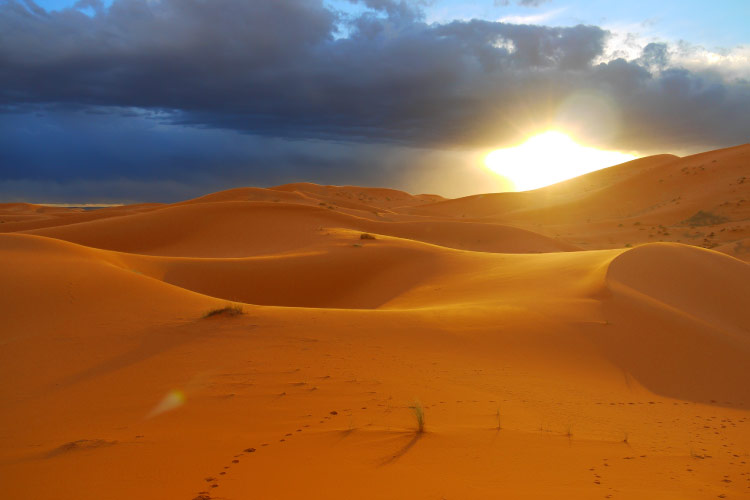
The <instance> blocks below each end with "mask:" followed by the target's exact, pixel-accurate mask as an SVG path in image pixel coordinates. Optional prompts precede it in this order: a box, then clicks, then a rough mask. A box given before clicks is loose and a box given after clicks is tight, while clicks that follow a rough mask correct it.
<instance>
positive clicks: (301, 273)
mask: <svg viewBox="0 0 750 500" xmlns="http://www.w3.org/2000/svg"><path fill="white" fill-rule="evenodd" d="M441 250H442V249H440V248H438V247H432V248H430V247H426V248H419V246H418V245H400V244H399V242H398V240H396V242H395V244H385V245H383V244H379V245H377V247H375V246H365V247H362V248H353V247H352V245H351V244H348V245H345V246H335V247H332V248H328V249H324V250H317V251H310V252H300V253H296V254H287V255H280V256H267V257H266V256H262V257H249V258H239V259H211V258H208V259H207V258H184V257H180V258H175V257H143V256H133V257H129V258H128V257H127V256H123V258H124V259H125V260H127V261H130V262H132V266H133V267H134V268H136V269H143V271H142V272H144V274H148V275H151V276H153V277H155V278H157V279H161V280H163V281H165V282H167V283H170V284H173V285H176V286H180V287H182V288H186V289H189V290H193V291H196V292H199V293H202V294H206V295H210V296H212V297H219V298H223V299H227V300H232V301H237V302H245V303H249V304H255V305H270V306H284V307H313V308H334V309H337V308H339V309H374V308H377V307H379V306H381V305H383V304H384V303H386V302H388V301H389V300H391V299H393V298H394V297H397V296H399V295H401V294H402V293H404V292H406V291H408V290H409V289H411V288H412V287H413V286H416V285H418V284H420V283H422V282H424V281H425V280H428V279H429V278H430V277H431V276H433V275H434V274H436V273H437V270H438V267H439V262H440V254H441V253H442V251H441Z"/></svg>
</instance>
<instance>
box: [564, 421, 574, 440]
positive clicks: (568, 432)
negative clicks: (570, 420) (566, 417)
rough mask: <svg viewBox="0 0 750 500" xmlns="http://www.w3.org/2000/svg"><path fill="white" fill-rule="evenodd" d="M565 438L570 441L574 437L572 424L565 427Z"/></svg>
mask: <svg viewBox="0 0 750 500" xmlns="http://www.w3.org/2000/svg"><path fill="white" fill-rule="evenodd" d="M565 437H567V438H568V439H570V438H572V437H573V426H572V425H570V424H568V425H567V427H565Z"/></svg>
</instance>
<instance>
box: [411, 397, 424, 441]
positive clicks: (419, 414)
mask: <svg viewBox="0 0 750 500" xmlns="http://www.w3.org/2000/svg"><path fill="white" fill-rule="evenodd" d="M409 409H411V411H412V412H414V418H415V419H416V420H417V434H422V433H423V432H424V408H423V407H422V403H420V402H419V401H415V402H414V403H412V404H411V406H409Z"/></svg>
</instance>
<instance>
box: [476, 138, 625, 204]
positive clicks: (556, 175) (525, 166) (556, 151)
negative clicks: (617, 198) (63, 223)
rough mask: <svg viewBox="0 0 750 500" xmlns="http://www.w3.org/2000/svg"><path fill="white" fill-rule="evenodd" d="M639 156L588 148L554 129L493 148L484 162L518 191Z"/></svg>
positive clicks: (546, 184) (559, 180)
mask: <svg viewBox="0 0 750 500" xmlns="http://www.w3.org/2000/svg"><path fill="white" fill-rule="evenodd" d="M636 158H637V157H636V156H634V155H632V154H627V153H621V152H618V151H603V150H600V149H595V148H587V147H585V146H581V145H580V144H578V143H576V142H575V141H574V140H573V139H571V138H570V137H568V136H567V135H565V134H563V133H562V132H557V131H554V130H551V131H548V132H544V133H543V134H539V135H536V136H534V137H531V138H529V139H528V140H527V141H526V142H524V143H523V144H520V145H518V146H516V147H512V148H507V149H497V150H495V151H492V152H491V153H489V154H488V155H487V156H486V157H485V160H484V162H485V165H487V167H488V168H489V169H490V170H492V171H493V172H495V173H497V174H499V175H501V176H503V177H505V178H507V179H508V180H509V181H511V182H512V183H513V186H514V188H515V190H516V191H529V190H531V189H537V188H540V187H544V186H549V185H550V184H555V183H557V182H561V181H564V180H567V179H571V178H573V177H578V176H579V175H583V174H587V173H589V172H593V171H595V170H600V169H602V168H606V167H610V166H612V165H617V164H619V163H624V162H626V161H630V160H634V159H636Z"/></svg>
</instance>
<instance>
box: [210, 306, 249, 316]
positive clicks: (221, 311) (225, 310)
mask: <svg viewBox="0 0 750 500" xmlns="http://www.w3.org/2000/svg"><path fill="white" fill-rule="evenodd" d="M240 314H245V309H244V308H243V307H242V306H241V305H240V304H227V305H226V306H224V307H217V308H216V309H211V310H209V311H207V312H206V314H204V315H203V317H204V318H212V317H214V316H219V315H225V316H239V315H240Z"/></svg>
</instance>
